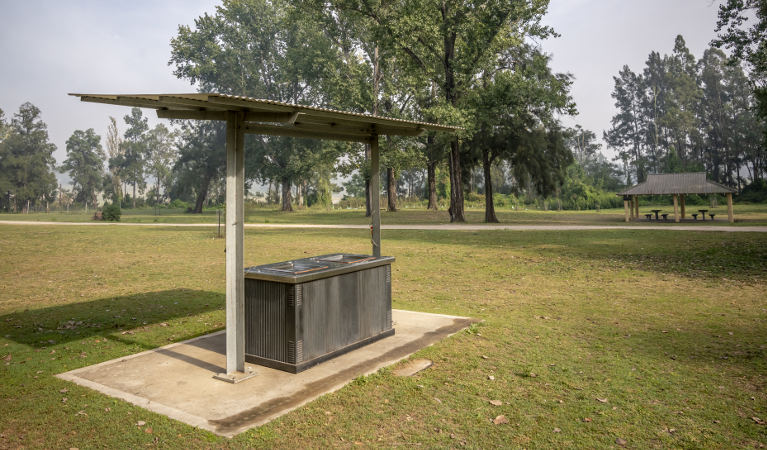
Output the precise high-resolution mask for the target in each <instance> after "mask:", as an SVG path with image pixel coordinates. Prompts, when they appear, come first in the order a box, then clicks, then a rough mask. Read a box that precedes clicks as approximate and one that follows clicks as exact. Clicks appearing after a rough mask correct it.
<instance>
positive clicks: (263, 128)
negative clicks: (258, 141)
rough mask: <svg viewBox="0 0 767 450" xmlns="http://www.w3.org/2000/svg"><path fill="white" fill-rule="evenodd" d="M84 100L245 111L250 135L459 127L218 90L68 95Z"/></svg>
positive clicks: (188, 112) (356, 134)
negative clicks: (213, 91)
mask: <svg viewBox="0 0 767 450" xmlns="http://www.w3.org/2000/svg"><path fill="white" fill-rule="evenodd" d="M69 95H72V96H75V97H79V98H80V100H81V101H84V102H94V103H106V104H110V105H122V106H134V107H140V108H153V109H156V110H157V117H159V118H161V119H200V120H226V118H227V114H231V112H239V113H242V114H243V115H244V118H243V122H244V125H245V126H244V131H245V132H246V133H252V134H266V135H275V136H292V137H302V138H318V139H331V140H342V141H356V142H369V141H370V140H371V139H373V137H374V136H378V135H396V136H418V135H420V134H422V133H423V132H424V131H426V130H430V131H447V132H455V131H457V130H460V129H461V128H460V127H452V126H447V125H439V124H435V123H428V122H419V121H414V120H403V119H393V118H388V117H381V116H374V115H369V114H361V113H353V112H344V111H337V110H333V109H328V108H320V107H315V106H304V105H296V104H291V103H284V102H278V101H274V100H264V99H255V98H250V97H241V96H235V95H227V94H217V93H194V94H126V95H123V94H69Z"/></svg>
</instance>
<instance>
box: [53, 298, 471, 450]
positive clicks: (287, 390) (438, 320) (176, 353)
mask: <svg viewBox="0 0 767 450" xmlns="http://www.w3.org/2000/svg"><path fill="white" fill-rule="evenodd" d="M392 320H393V321H394V328H395V329H396V334H395V335H394V336H391V337H388V338H385V339H382V340H380V341H377V342H374V343H372V344H370V345H367V346H365V347H362V348H359V349H356V350H354V351H351V352H349V353H347V354H344V355H341V356H339V357H337V358H334V359H331V360H330V361H326V362H324V363H322V364H319V365H317V366H315V367H313V368H311V369H308V370H306V371H305V372H301V373H299V374H290V373H287V372H282V371H279V370H275V369H270V368H267V367H262V366H255V365H252V364H248V365H247V366H248V367H249V368H252V369H253V370H254V372H255V374H256V375H255V376H254V377H253V378H251V379H249V380H246V381H243V382H241V383H237V384H232V383H226V382H222V381H219V380H216V379H214V378H213V377H214V375H216V374H217V373H219V372H223V371H224V368H225V366H226V352H225V345H226V340H225V339H226V336H225V333H224V332H223V331H220V332H217V333H213V334H209V335H206V336H201V337H199V338H195V339H191V340H188V341H185V342H178V343H175V344H171V345H167V346H165V347H161V348H157V349H154V350H149V351H146V352H142V353H138V354H135V355H131V356H127V357H124V358H118V359H114V360H111V361H106V362H103V363H100V364H96V365H93V366H88V367H83V368H81V369H76V370H72V371H70V372H66V373H62V374H59V375H57V376H58V377H59V378H62V379H64V380H69V381H72V382H74V383H77V384H79V385H81V386H86V387H89V388H91V389H95V390H97V391H99V392H103V393H104V394H107V395H110V396H112V397H116V398H119V399H122V400H125V401H128V402H130V403H133V404H135V405H138V406H141V407H143V408H146V409H148V410H150V411H154V412H157V413H160V414H164V415H166V416H168V417H171V418H173V419H176V420H179V421H182V422H185V423H187V424H189V425H192V426H195V427H199V428H202V429H205V430H209V431H212V432H213V433H216V434H218V435H221V436H227V437H232V436H234V435H236V434H239V433H241V432H243V431H245V430H248V429H250V428H253V427H257V426H259V425H263V424H264V423H267V422H269V421H270V420H273V419H275V418H277V417H279V416H281V415H283V414H285V413H287V412H289V411H291V410H293V409H296V408H298V407H300V406H302V405H304V404H306V403H308V402H310V401H312V400H314V399H315V398H317V397H319V396H321V395H324V394H327V393H329V392H333V391H335V390H338V389H340V388H341V387H343V386H345V385H346V384H347V383H349V382H350V381H352V380H353V379H354V378H356V377H358V376H361V375H367V374H370V373H373V372H375V371H377V370H378V369H380V368H382V367H385V366H388V365H391V364H394V363H395V362H397V361H400V360H402V359H404V358H407V357H408V356H410V355H411V354H413V353H415V352H416V351H418V350H420V349H421V348H424V347H427V346H429V345H432V344H434V343H435V342H437V341H439V340H441V339H443V338H445V337H447V336H450V335H452V334H454V333H456V332H458V331H460V330H461V329H463V328H466V327H468V326H469V325H470V324H471V323H473V322H474V320H472V319H469V318H466V317H455V316H445V315H440V314H429V313H419V312H413V311H403V310H394V311H393V313H392ZM246 370H247V369H246Z"/></svg>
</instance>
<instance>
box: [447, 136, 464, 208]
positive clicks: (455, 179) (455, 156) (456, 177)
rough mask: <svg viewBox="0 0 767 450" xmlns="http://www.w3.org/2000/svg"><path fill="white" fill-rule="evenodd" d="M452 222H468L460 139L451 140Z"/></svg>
mask: <svg viewBox="0 0 767 450" xmlns="http://www.w3.org/2000/svg"><path fill="white" fill-rule="evenodd" d="M449 161H450V165H449V166H450V167H449V168H450V209H448V213H450V222H466V219H465V218H464V215H463V183H462V181H461V154H460V152H459V150H458V139H457V138H456V139H453V141H452V142H450V159H449Z"/></svg>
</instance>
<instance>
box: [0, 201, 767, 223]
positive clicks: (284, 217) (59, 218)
mask: <svg viewBox="0 0 767 450" xmlns="http://www.w3.org/2000/svg"><path fill="white" fill-rule="evenodd" d="M700 208H703V207H702V206H694V205H689V206H688V214H692V213H693V212H697V210H698V209H700ZM706 208H707V209H710V210H711V212H713V213H714V214H717V215H718V216H717V218H716V220H715V221H714V222H710V221H706V222H705V223H704V222H701V221H698V222H690V221H688V222H685V225H689V224H695V223H697V224H701V225H703V224H705V225H712V224H713V225H720V226H724V225H731V224H730V223H728V222H727V206H726V205H719V206H717V207H716V208H709V207H706ZM651 209H661V210H663V212H667V213H670V214H673V206H670V205H647V206H645V205H642V207H641V208H640V214H642V215H643V214H646V213H649V212H650V210H651ZM496 215H497V216H498V219H499V220H500V221H501V223H504V224H519V225H625V223H624V222H623V218H624V211H623V209H622V208H620V209H603V210H601V211H593V210H591V211H543V210H537V209H525V210H511V209H504V208H499V209H498V210H497V211H496ZM92 216H93V214H92V212H91V213H90V214H86V213H85V212H83V211H73V212H70V213H67V212H52V213H48V214H46V213H31V214H8V213H5V214H0V221H1V220H33V221H54V222H90V221H92ZM735 218H736V222H735V225H752V226H753V225H767V205H762V204H743V205H737V204H736V205H735ZM688 219H692V217H691V216H688ZM245 220H246V222H248V223H274V224H296V223H298V224H367V223H369V222H370V219H369V218H366V217H365V213H364V210H362V209H337V210H325V209H317V208H308V209H300V210H296V211H294V212H282V211H279V210H278V209H277V208H276V207H272V206H270V207H254V206H249V207H247V208H246V210H245ZM466 220H467V222H469V223H483V222H484V220H485V212H484V209H482V208H467V209H466ZM121 221H122V222H128V223H161V224H162V223H210V224H215V223H217V221H218V212H217V210H215V209H208V210H205V211H204V213H203V214H187V213H185V212H184V211H183V210H182V209H159V210H157V211H155V210H153V209H151V208H138V209H123V210H122V219H121ZM381 222H382V223H383V224H440V223H449V222H450V216H449V215H448V213H447V211H427V210H425V209H423V208H420V207H419V208H403V209H401V210H399V211H397V212H388V211H382V213H381ZM631 224H632V225H647V221H645V220H640V221H635V222H632V223H631ZM653 224H655V222H653ZM657 225H661V224H657ZM662 225H663V226H674V224H673V223H671V222H669V223H663V224H662Z"/></svg>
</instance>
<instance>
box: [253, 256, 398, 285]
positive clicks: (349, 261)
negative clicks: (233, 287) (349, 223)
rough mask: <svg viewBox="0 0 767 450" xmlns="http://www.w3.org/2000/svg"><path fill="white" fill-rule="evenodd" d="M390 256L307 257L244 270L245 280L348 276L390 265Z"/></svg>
mask: <svg viewBox="0 0 767 450" xmlns="http://www.w3.org/2000/svg"><path fill="white" fill-rule="evenodd" d="M392 262H394V258H392V257H391V256H383V257H381V256H379V257H376V256H370V255H361V254H356V253H330V254H327V255H319V256H313V257H310V258H301V259H294V260H291V261H283V262H276V263H272V264H265V265H263V266H254V267H246V268H245V277H246V278H253V279H258V280H271V281H277V282H287V283H298V282H301V283H303V282H307V281H312V280H315V279H321V278H327V277H331V276H336V275H341V274H344V273H350V272H354V271H358V270H363V269H366V268H372V267H377V266H380V265H384V264H391V263H392Z"/></svg>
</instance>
